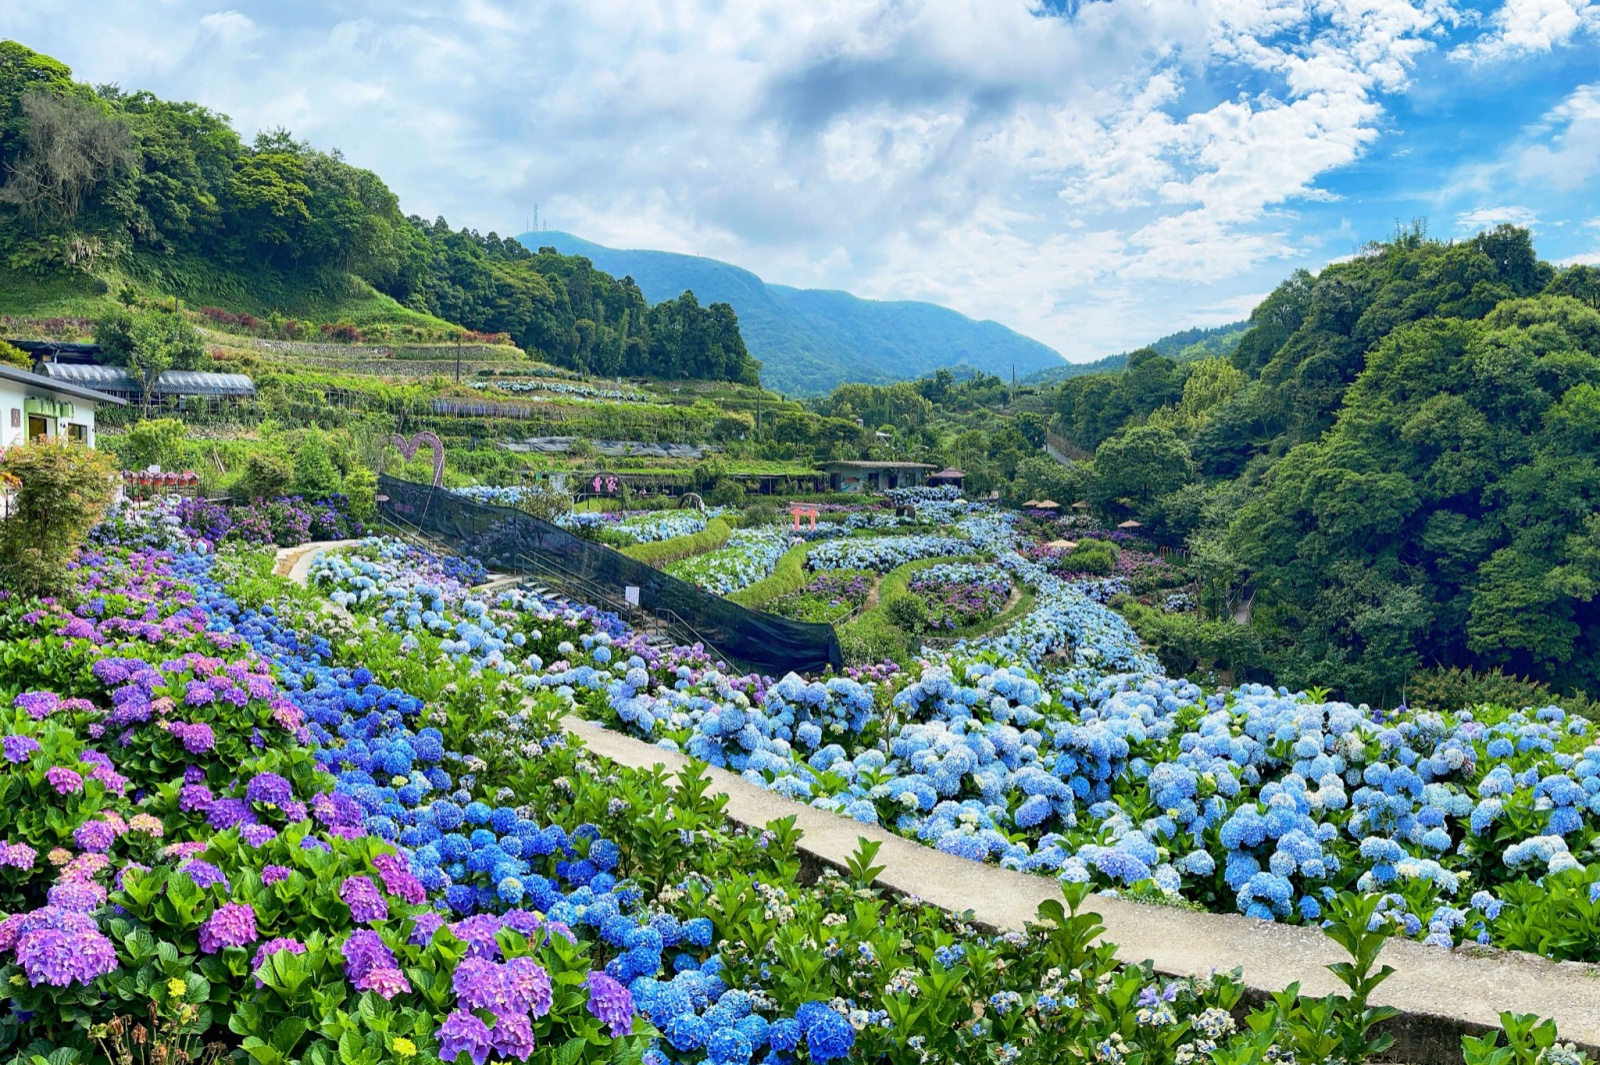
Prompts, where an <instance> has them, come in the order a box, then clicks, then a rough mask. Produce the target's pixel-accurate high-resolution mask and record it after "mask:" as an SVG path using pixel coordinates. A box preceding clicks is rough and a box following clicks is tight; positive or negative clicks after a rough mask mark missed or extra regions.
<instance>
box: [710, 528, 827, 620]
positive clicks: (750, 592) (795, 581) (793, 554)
mask: <svg viewBox="0 0 1600 1065" xmlns="http://www.w3.org/2000/svg"><path fill="white" fill-rule="evenodd" d="M809 550H811V545H810V544H796V545H795V546H794V547H791V548H789V550H787V551H785V552H784V553H783V557H782V558H780V559H778V565H777V567H776V568H774V569H773V571H772V573H771V574H769V575H768V576H767V577H765V578H763V579H762V580H759V581H757V582H756V583H754V584H752V585H750V586H749V587H748V588H741V589H739V590H738V591H737V592H730V593H729V594H728V595H727V597H726V598H727V600H728V602H730V603H738V604H739V605H740V606H747V607H749V608H751V609H752V610H755V609H759V608H760V606H761V604H763V603H766V602H770V601H771V600H773V599H776V598H778V596H780V595H788V594H790V593H791V592H797V591H799V590H800V589H801V588H803V587H805V583H806V580H807V579H808V578H809V577H810V576H811V574H810V571H808V570H807V569H806V552H808V551H809Z"/></svg>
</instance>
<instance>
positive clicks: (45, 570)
mask: <svg viewBox="0 0 1600 1065" xmlns="http://www.w3.org/2000/svg"><path fill="white" fill-rule="evenodd" d="M0 475H4V476H5V477H7V478H11V479H14V480H15V481H16V483H17V490H16V496H15V498H14V499H13V500H12V504H11V516H10V517H8V518H7V519H6V520H5V521H3V522H0V573H3V575H4V577H5V583H6V586H7V587H9V588H11V589H12V590H14V591H17V592H21V593H23V594H25V595H38V594H42V593H44V592H49V591H53V590H55V589H56V588H59V587H60V586H61V584H62V583H63V581H64V579H65V577H66V573H67V563H68V562H69V561H71V559H72V556H73V555H74V554H75V553H76V552H77V550H78V547H79V545H80V544H82V543H83V541H84V538H85V537H86V536H88V535H89V530H90V529H92V528H93V527H94V526H95V525H96V524H98V523H99V522H100V519H101V518H103V517H105V513H106V508H107V507H109V506H110V504H111V499H112V496H113V495H115V494H116V484H115V477H116V468H115V466H114V465H113V463H112V461H111V458H110V456H108V455H104V454H102V453H100V452H98V451H95V450H93V449H92V448H90V447H88V446H86V445H84V444H80V443H77V442H75V441H72V440H52V441H39V442H37V443H29V444H19V445H17V446H16V447H12V448H8V449H7V450H6V453H5V455H4V457H3V458H0Z"/></svg>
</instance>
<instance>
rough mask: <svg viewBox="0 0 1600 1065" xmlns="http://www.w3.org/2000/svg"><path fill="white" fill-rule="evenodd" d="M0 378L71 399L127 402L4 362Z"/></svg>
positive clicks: (92, 401) (122, 403)
mask: <svg viewBox="0 0 1600 1065" xmlns="http://www.w3.org/2000/svg"><path fill="white" fill-rule="evenodd" d="M0 378H3V379H5V380H7V381H15V382H17V383H18V384H23V385H28V386H29V387H32V388H40V389H43V390H45V391H46V392H54V393H55V394H56V395H58V396H71V397H72V398H73V399H84V400H88V401H89V402H91V403H115V404H117V405H118V406H126V405H127V402H128V401H127V400H125V399H119V398H118V397H116V396H108V395H106V394H105V393H104V392H97V391H95V390H94V389H92V388H86V387H84V386H82V385H79V384H74V383H71V382H68V381H57V380H53V379H51V378H49V377H45V376H44V375H42V374H36V373H30V372H28V371H27V370H19V369H18V368H17V367H15V366H7V365H5V364H4V363H0Z"/></svg>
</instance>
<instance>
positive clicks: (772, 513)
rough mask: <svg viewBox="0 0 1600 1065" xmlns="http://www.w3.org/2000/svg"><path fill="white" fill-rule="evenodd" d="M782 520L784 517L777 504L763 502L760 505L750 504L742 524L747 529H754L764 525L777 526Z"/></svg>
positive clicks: (745, 511) (745, 510)
mask: <svg viewBox="0 0 1600 1065" xmlns="http://www.w3.org/2000/svg"><path fill="white" fill-rule="evenodd" d="M782 518H783V515H782V514H781V513H780V512H779V510H778V506H777V504H776V503H772V502H770V501H768V500H761V501H760V502H758V503H752V504H750V505H749V506H748V507H746V508H745V509H744V514H743V517H742V520H741V522H740V524H741V525H743V526H744V527H745V528H747V529H752V528H757V527H759V526H762V525H776V524H778V522H779V521H781V520H782Z"/></svg>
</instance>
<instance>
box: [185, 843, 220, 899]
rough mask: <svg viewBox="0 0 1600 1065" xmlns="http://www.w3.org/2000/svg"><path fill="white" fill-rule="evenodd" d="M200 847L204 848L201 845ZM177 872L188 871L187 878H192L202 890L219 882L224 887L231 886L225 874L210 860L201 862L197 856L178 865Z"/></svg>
mask: <svg viewBox="0 0 1600 1065" xmlns="http://www.w3.org/2000/svg"><path fill="white" fill-rule="evenodd" d="M202 849H204V848H203V847H202ZM178 872H180V873H188V874H189V879H190V880H193V881H194V883H195V886H196V887H198V888H201V889H202V890H203V889H205V888H208V887H211V886H212V885H213V884H221V885H222V886H223V888H224V889H231V887H232V885H231V884H229V883H228V877H227V874H225V873H223V871H222V870H221V869H218V868H217V867H216V866H214V865H212V864H211V863H210V862H203V861H201V860H200V859H198V858H191V859H190V860H189V861H186V862H184V863H183V864H182V865H180V866H178Z"/></svg>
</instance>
